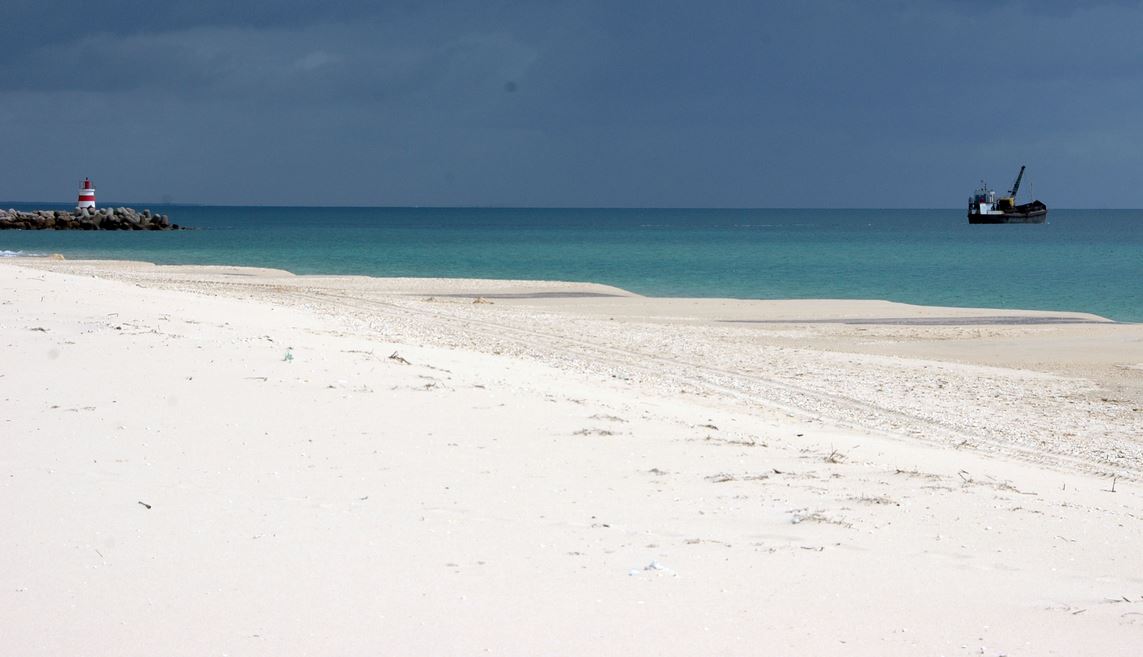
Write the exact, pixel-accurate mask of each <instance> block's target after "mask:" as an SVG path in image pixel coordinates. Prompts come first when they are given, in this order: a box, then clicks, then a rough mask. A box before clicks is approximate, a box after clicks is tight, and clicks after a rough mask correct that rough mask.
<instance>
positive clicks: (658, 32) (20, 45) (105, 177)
mask: <svg viewBox="0 0 1143 657" xmlns="http://www.w3.org/2000/svg"><path fill="white" fill-rule="evenodd" d="M2 18H3V20H2V21H0V43H2V44H4V46H3V48H0V199H3V200H10V201H19V200H26V201H33V200H34V201H60V202H70V201H71V200H73V199H72V198H71V197H73V196H74V194H75V188H76V186H77V182H78V181H79V180H82V178H83V177H84V176H90V177H91V178H92V180H94V181H95V183H96V188H97V190H98V193H99V195H100V198H107V199H119V200H123V201H140V202H158V201H162V200H167V201H174V202H177V203H204V204H239V205H247V204H249V205H368V206H372V205H383V206H412V205H424V206H458V205H459V206H543V207H564V206H576V207H872V208H940V207H950V208H951V207H961V206H963V205H965V204H966V203H967V197H968V195H969V193H970V192H971V191H972V190H973V189H974V188H975V187H976V186H977V185H978V184H979V181H980V180H981V179H982V178H983V179H986V180H987V181H988V182H989V183H990V184H991V185H992V187H993V188H995V189H997V190H998V191H1005V190H1007V189H1008V187H1009V186H1010V185H1011V183H1012V180H1013V178H1014V177H1015V175H1016V173H1017V171H1018V170H1019V167H1020V166H1021V165H1027V167H1028V171H1027V174H1026V181H1027V182H1026V183H1025V188H1024V189H1025V191H1029V186H1030V188H1031V189H1030V191H1031V192H1032V193H1034V194H1035V196H1036V197H1038V198H1040V199H1042V200H1043V201H1044V202H1045V203H1047V204H1048V206H1049V207H1077V208H1125V207H1126V208H1141V207H1143V37H1141V36H1140V35H1143V0H1090V1H1088V2H1064V1H1063V0H1040V1H1034V0H991V1H989V0H866V1H858V0H801V1H794V0H789V1H787V0H777V1H773V2H764V1H759V0H754V1H744V2H732V1H718V0H709V1H706V2H698V1H678V0H657V1H654V2H651V1H645V0H563V1H561V2H548V1H545V0H532V1H528V2H526V1H512V0H480V1H472V2H450V1H446V0H420V1H416V2H413V1H408V2H406V1H390V2H386V1H384V0H372V1H367V0H360V1H357V0H354V1H345V2H338V1H336V0H327V1H326V2H315V1H313V0H285V1H270V0H226V1H222V0H197V1H196V2H178V3H176V2H165V1H163V0H147V1H138V0H105V1H99V0H87V1H82V2H81V1H73V0H4V6H3V11H2ZM1030 198H1031V197H1027V198H1025V197H1024V195H1023V194H1022V195H1021V200H1022V201H1023V200H1029V199H1030Z"/></svg>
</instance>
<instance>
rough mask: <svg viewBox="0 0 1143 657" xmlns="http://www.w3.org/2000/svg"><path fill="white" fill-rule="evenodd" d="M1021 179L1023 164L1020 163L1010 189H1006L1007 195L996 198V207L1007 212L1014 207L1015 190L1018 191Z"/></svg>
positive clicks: (1022, 177) (1022, 176)
mask: <svg viewBox="0 0 1143 657" xmlns="http://www.w3.org/2000/svg"><path fill="white" fill-rule="evenodd" d="M1023 179H1024V165H1020V173H1018V174H1016V182H1014V183H1012V189H1010V190H1008V196H1006V197H1004V198H1002V199H998V200H997V203H996V207H997V209H999V210H1002V211H1005V212H1007V211H1008V210H1011V209H1012V208H1014V207H1016V192H1018V191H1020V181H1021V180H1023Z"/></svg>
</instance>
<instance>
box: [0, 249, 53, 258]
mask: <svg viewBox="0 0 1143 657" xmlns="http://www.w3.org/2000/svg"><path fill="white" fill-rule="evenodd" d="M46 257H47V254H46V253H27V252H25V251H5V250H3V249H0V258H46Z"/></svg>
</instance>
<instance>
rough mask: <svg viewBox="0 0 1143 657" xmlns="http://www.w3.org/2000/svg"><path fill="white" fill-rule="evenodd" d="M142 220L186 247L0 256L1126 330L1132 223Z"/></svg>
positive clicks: (839, 213)
mask: <svg viewBox="0 0 1143 657" xmlns="http://www.w3.org/2000/svg"><path fill="white" fill-rule="evenodd" d="M0 205H3V207H16V208H21V209H31V208H32V207H33V206H29V205H26V204H24V205H20V204H11V205H8V204H0ZM35 207H41V208H42V207H44V206H42V205H40V206H35ZM60 209H65V206H61V208H60ZM151 209H152V210H155V211H159V212H166V213H168V214H170V215H171V217H172V220H173V221H176V222H178V223H181V224H185V225H189V226H194V227H196V228H197V229H198V230H194V231H184V232H178V233H121V232H68V231H61V232H56V231H41V232H25V231H4V232H0V252H4V251H8V252H13V251H23V252H30V253H40V254H43V253H52V252H58V253H62V254H64V255H65V256H67V257H68V258H69V259H74V258H124V259H127V258H129V259H136V260H148V261H152V262H158V263H177V264H185V263H195V264H235V265H253V266H261V267H278V268H282V269H288V270H290V271H293V272H295V273H299V274H318V273H321V274H365V275H370V276H433V277H473V278H516V279H549V280H572V281H591V282H596V283H606V284H610V285H616V286H619V287H622V288H625V289H628V290H631V291H634V292H638V293H641V294H647V295H654V296H704V297H716V296H717V297H739V298H759V299H788V298H852V299H889V300H893V301H904V302H908V303H918V304H936V305H949V306H983V307H998V308H1027V309H1044V310H1079V311H1086V312H1092V313H1096V314H1099V315H1103V316H1105V317H1110V318H1113V319H1117V320H1121V321H1136V322H1138V321H1143V211H1141V210H1055V209H1053V210H1052V211H1051V213H1050V214H1049V215H1048V222H1049V223H1047V224H1045V225H1041V226H1020V225H1014V226H970V225H969V224H968V222H967V220H966V219H965V217H964V212H963V211H962V210H659V209H656V210H605V209H590V210H578V209H475V208H474V209H440V208H431V209H430V208H424V209H422V208H308V207H307V208H265V207H183V206H176V207H162V206H151Z"/></svg>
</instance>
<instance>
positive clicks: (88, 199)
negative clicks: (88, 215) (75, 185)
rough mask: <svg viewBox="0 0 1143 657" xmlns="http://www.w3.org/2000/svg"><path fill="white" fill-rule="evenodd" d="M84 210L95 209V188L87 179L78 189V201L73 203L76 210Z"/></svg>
mask: <svg viewBox="0 0 1143 657" xmlns="http://www.w3.org/2000/svg"><path fill="white" fill-rule="evenodd" d="M84 208H90V209H92V210H94V209H95V187H94V186H92V184H91V180H90V179H88V178H84V179H83V186H82V187H80V188H79V200H78V201H76V202H75V209H76V210H82V209H84Z"/></svg>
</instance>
